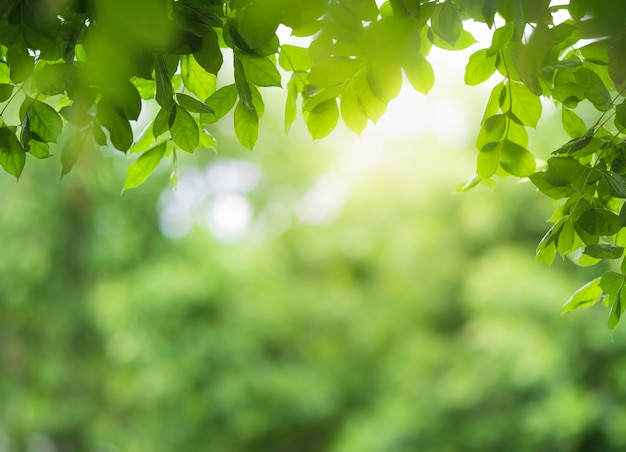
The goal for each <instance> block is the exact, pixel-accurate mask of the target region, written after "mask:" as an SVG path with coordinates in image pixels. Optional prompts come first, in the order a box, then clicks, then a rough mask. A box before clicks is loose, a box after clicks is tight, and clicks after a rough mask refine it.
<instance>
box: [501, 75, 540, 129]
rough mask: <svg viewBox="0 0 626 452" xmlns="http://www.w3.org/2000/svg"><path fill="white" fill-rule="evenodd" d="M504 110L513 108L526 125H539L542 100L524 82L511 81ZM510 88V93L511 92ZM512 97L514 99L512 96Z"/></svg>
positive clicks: (516, 115)
mask: <svg viewBox="0 0 626 452" xmlns="http://www.w3.org/2000/svg"><path fill="white" fill-rule="evenodd" d="M507 88H508V89H505V93H507V94H508V95H507V96H506V97H505V101H504V103H503V105H502V110H504V111H508V110H511V111H512V113H513V114H514V115H515V117H516V118H517V119H519V120H520V121H521V124H522V125H524V126H530V127H537V123H538V122H539V118H541V110H542V108H541V101H540V100H539V97H538V96H536V95H534V94H533V93H531V92H530V90H529V89H528V88H527V87H526V85H524V84H523V83H517V82H512V81H511V82H509V84H508V86H507ZM509 90H510V93H509ZM510 97H512V99H511V98H510Z"/></svg>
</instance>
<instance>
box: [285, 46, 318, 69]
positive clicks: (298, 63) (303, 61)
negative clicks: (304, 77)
mask: <svg viewBox="0 0 626 452" xmlns="http://www.w3.org/2000/svg"><path fill="white" fill-rule="evenodd" d="M278 63H279V64H280V66H281V67H282V68H283V69H285V70H286V71H306V70H308V69H310V68H311V58H310V57H309V51H308V49H306V48H304V47H297V46H293V45H289V44H283V45H281V47H280V54H279V56H278Z"/></svg>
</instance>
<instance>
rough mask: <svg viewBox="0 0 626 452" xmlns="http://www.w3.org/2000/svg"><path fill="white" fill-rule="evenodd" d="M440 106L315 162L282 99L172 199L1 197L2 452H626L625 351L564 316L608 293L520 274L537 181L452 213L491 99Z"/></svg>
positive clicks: (66, 193)
mask: <svg viewBox="0 0 626 452" xmlns="http://www.w3.org/2000/svg"><path fill="white" fill-rule="evenodd" d="M444 72H445V71H444ZM445 89H446V88H445V84H444V85H443V88H441V89H440V90H439V91H436V92H435V93H434V94H432V96H429V100H428V102H431V103H417V104H416V103H415V102H414V101H413V99H409V101H408V102H409V103H407V104H406V105H413V106H414V108H415V110H412V111H411V110H407V109H406V108H408V107H406V105H405V109H404V110H402V108H400V110H398V111H397V112H396V114H395V116H394V114H391V116H390V117H388V118H387V119H384V120H382V124H381V127H380V129H379V131H378V132H376V131H374V130H373V129H371V130H369V129H368V131H366V132H365V133H364V135H363V136H362V137H355V136H352V135H350V134H348V133H346V132H341V131H339V132H338V133H336V134H335V135H334V136H333V137H332V138H331V139H327V140H324V141H321V142H315V143H313V142H311V141H310V139H309V138H307V136H306V133H305V132H304V131H303V130H302V126H301V125H300V126H299V128H296V130H295V131H293V132H292V134H291V135H290V136H289V137H285V136H284V133H283V132H282V125H281V118H280V110H281V106H280V100H272V101H271V102H274V103H273V104H272V105H270V107H269V108H268V112H267V114H266V117H264V118H263V121H262V127H261V128H262V133H261V139H260V142H259V146H258V149H257V150H255V152H254V153H249V152H247V151H244V150H243V149H242V148H241V147H240V146H239V145H238V144H237V143H236V140H235V139H234V138H233V136H232V133H231V132H229V130H230V129H231V128H232V127H231V125H230V124H229V123H228V122H229V119H226V120H225V121H224V122H225V126H224V127H217V128H215V129H214V130H213V132H214V133H215V135H216V136H217V137H218V139H219V142H220V150H219V153H218V154H215V153H213V152H212V151H209V150H200V151H198V152H197V155H196V156H193V157H190V156H185V157H184V158H183V159H182V163H183V164H184V167H183V169H182V170H181V177H180V182H179V186H178V189H177V190H173V189H172V188H171V187H169V186H168V185H167V179H168V169H167V168H165V167H163V168H162V169H161V170H160V172H159V173H158V174H157V175H156V176H153V177H152V178H151V179H150V180H149V181H148V182H147V183H146V184H145V185H144V186H142V187H140V188H139V189H136V190H132V191H129V192H126V193H124V194H123V195H122V196H120V189H121V187H122V185H123V179H124V172H125V168H126V166H127V165H128V160H126V158H125V157H123V156H120V155H115V154H112V153H111V152H110V151H106V150H105V151H93V152H87V153H85V154H84V155H83V157H82V159H81V160H80V161H79V164H78V165H77V167H76V168H75V169H74V171H73V172H72V173H71V174H70V175H69V176H67V177H66V178H65V179H64V180H63V181H62V182H59V180H58V179H59V173H60V169H59V165H58V162H50V161H34V160H32V159H31V161H29V162H28V165H27V169H26V171H25V173H24V175H23V176H22V178H21V180H20V181H19V183H16V182H15V181H14V180H12V179H11V178H10V177H9V176H7V175H5V174H3V175H1V176H0V190H1V191H2V194H3V195H2V197H3V202H4V208H3V213H2V215H0V243H1V244H2V253H1V254H0V369H1V373H0V451H1V452H17V451H20V452H22V451H24V452H62V451H63V452H65V451H67V452H74V451H95V452H170V451H178V452H187V451H190V452H192V451H220V452H221V451H224V452H228V451H277V452H281V451H285V452H286V451H298V452H300V451H303V452H306V451H333V452H353V451H354V452H369V451H371V452H379V451H380V452H383V451H433V452H435V451H436V452H439V451H491V450H493V451H495V450H498V451H499V450H512V451H537V450H550V451H592V450H598V451H610V450H624V448H626V436H625V435H624V427H626V413H625V412H624V410H623V400H624V398H625V397H626V384H625V383H624V381H625V380H624V379H623V377H622V376H623V375H624V373H626V361H625V360H624V358H623V356H624V353H625V352H626V341H625V340H624V334H623V333H622V331H621V329H618V330H617V332H616V333H615V334H614V335H611V334H610V333H609V331H608V329H607V328H606V321H605V319H606V315H607V313H606V311H605V309H604V308H603V307H601V306H598V307H594V308H592V309H589V310H586V311H582V312H575V313H573V314H571V315H568V316H565V317H560V306H561V304H562V303H563V302H564V301H565V300H566V299H567V298H568V297H569V296H570V294H571V293H572V292H573V291H574V290H575V289H577V288H578V287H579V286H580V285H581V284H582V283H583V282H585V281H586V280H588V279H590V278H591V277H593V276H595V275H596V274H598V272H599V270H598V269H594V268H592V269H578V268H575V267H574V266H572V265H570V264H568V263H564V262H557V263H555V264H554V266H553V267H552V268H550V269H546V268H544V267H543V266H542V265H540V264H536V263H535V262H534V247H535V246H536V244H537V243H538V241H539V239H540V238H541V236H542V235H543V233H545V231H546V229H547V224H546V222H545V220H546V219H547V218H548V217H549V215H550V213H551V209H552V208H553V206H551V205H550V202H549V201H548V200H546V199H544V198H545V197H544V196H541V195H539V194H537V193H536V191H535V190H534V188H533V187H532V185H531V184H528V183H517V182H516V181H513V180H504V181H501V182H500V183H499V184H498V186H497V188H496V189H495V190H494V191H490V190H488V189H485V188H478V189H476V190H474V191H472V192H470V193H468V194H464V195H453V194H452V192H453V191H454V188H455V186H456V185H457V184H458V183H460V182H462V181H463V180H464V179H466V178H467V177H468V176H469V175H471V169H472V168H473V165H474V163H473V161H474V158H475V154H474V151H473V149H472V140H473V137H472V130H475V127H474V126H475V123H476V122H477V120H478V117H479V114H480V113H479V112H480V108H481V107H480V105H481V100H480V99H482V96H480V95H478V94H476V93H474V94H470V95H471V96H474V95H475V96H476V98H473V97H472V98H470V97H468V98H460V97H459V95H458V94H457V93H452V94H451V93H449V92H445ZM420 102H427V100H423V99H421V98H420ZM442 105H443V107H442ZM459 105H460V106H461V107H462V106H463V105H464V106H466V111H465V112H462V111H459V110H458V109H457V107H459ZM437 108H439V110H437ZM459 108H460V107H459ZM451 111H452V112H454V114H452V113H451ZM385 121H386V122H385ZM402 121H404V122H402ZM428 121H431V122H428ZM433 121H434V122H433ZM455 121H456V123H455ZM550 121H558V118H556V119H555V118H552V119H549V118H548V119H546V120H545V121H544V122H543V127H540V131H543V132H541V133H539V134H538V135H535V136H533V140H534V146H535V149H536V148H537V147H539V148H541V149H543V150H544V151H545V153H546V155H547V154H548V153H549V151H550V150H552V149H553V147H556V146H557V143H560V140H561V139H562V138H563V137H554V136H553V133H552V130H554V129H553V128H551V127H550ZM411 124H416V127H412V126H411ZM418 124H421V126H420V127H417V125H418ZM464 126H465V127H466V129H468V130H466V131H464V130H462V129H463V127H464ZM557 129H559V127H557ZM385 131H386V132H385ZM55 159H58V156H57V157H55Z"/></svg>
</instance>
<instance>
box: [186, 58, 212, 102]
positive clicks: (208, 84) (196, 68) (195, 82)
mask: <svg viewBox="0 0 626 452" xmlns="http://www.w3.org/2000/svg"><path fill="white" fill-rule="evenodd" d="M180 74H181V76H182V79H183V83H184V84H185V88H187V89H188V90H189V91H191V92H192V93H194V94H195V95H196V96H198V98H199V99H201V100H206V99H207V98H208V97H209V96H210V95H211V94H213V93H214V92H215V75H213V74H210V73H208V72H207V71H205V70H204V69H203V68H202V66H200V65H199V64H198V63H197V62H196V60H195V59H194V58H193V57H192V56H190V55H183V56H182V57H181V60H180Z"/></svg>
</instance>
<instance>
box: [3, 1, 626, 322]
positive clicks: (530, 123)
mask: <svg viewBox="0 0 626 452" xmlns="http://www.w3.org/2000/svg"><path fill="white" fill-rule="evenodd" d="M557 13H558V14H557ZM555 17H558V18H559V21H558V22H557V21H555ZM624 17H626V6H625V5H624V4H623V2H621V1H620V0H603V1H597V0H572V1H570V2H569V3H567V4H561V5H551V4H550V1H549V0H442V1H422V0H389V1H387V2H385V3H383V4H382V5H381V6H380V7H379V6H378V4H377V2H376V1H375V0H297V1H294V0H230V1H226V0H178V1H174V0H137V1H132V2H129V1H123V0H107V1H90V0H56V1H44V0H2V1H0V45H1V47H0V57H1V61H0V102H1V103H2V106H1V108H0V164H1V165H2V167H3V168H4V170H5V171H6V172H8V173H10V174H12V175H13V176H15V177H18V178H19V176H20V174H21V172H22V170H23V168H24V165H25V162H26V157H27V155H28V154H30V156H31V157H33V158H40V159H42V158H47V157H49V156H50V144H51V143H54V142H55V141H56V140H57V139H58V137H59V136H60V134H61V132H62V131H63V129H64V128H68V129H71V139H69V140H68V141H67V142H66V143H65V144H64V146H63V150H62V154H61V163H62V174H66V173H67V172H68V171H70V169H71V168H72V166H73V165H74V163H75V162H76V160H77V159H78V158H79V156H80V153H81V151H82V150H83V149H84V148H85V147H86V146H88V145H91V143H92V142H93V143H95V144H96V145H99V146H106V145H112V146H113V147H114V148H116V149H118V150H120V151H122V152H128V153H137V154H139V157H138V158H137V159H136V161H135V162H134V163H132V164H131V165H130V167H129V169H128V173H127V178H126V183H125V188H132V187H135V186H137V185H139V184H141V183H142V182H144V181H145V180H146V178H147V177H149V175H150V174H151V172H152V171H153V170H154V169H155V168H156V166H157V165H158V164H159V162H160V161H161V160H162V159H164V158H170V159H171V161H172V164H173V175H172V179H173V180H174V181H175V180H176V177H177V176H176V174H177V159H176V155H177V152H179V151H186V152H194V150H196V149H197V148H208V147H214V146H215V145H216V143H215V140H214V139H213V137H212V136H211V135H210V133H209V132H208V131H207V130H206V125H208V124H211V123H214V122H216V121H219V120H220V119H222V118H223V117H224V116H225V115H226V114H227V113H228V112H229V111H231V110H233V109H234V114H233V118H234V123H233V125H234V130H235V134H236V136H237V138H238V139H239V141H240V142H241V143H242V144H243V145H244V146H246V147H247V148H250V149H252V148H253V147H254V144H255V142H256V140H257V136H258V128H259V118H260V117H261V116H262V115H263V111H264V103H263V97H262V93H261V91H260V90H259V88H260V87H280V86H283V85H284V86H285V87H286V90H287V100H286V105H285V120H284V125H285V129H286V130H287V131H288V130H289V128H290V126H291V125H292V123H293V122H294V120H295V119H296V117H297V112H298V110H300V113H301V116H302V118H303V119H304V121H305V122H306V125H307V127H308V130H309V132H310V134H311V135H312V137H313V138H322V137H324V136H326V135H328V134H329V133H330V132H332V130H333V129H334V128H335V126H336V125H337V122H338V120H339V117H341V118H342V119H343V121H344V122H345V123H346V125H347V126H348V127H349V128H350V129H351V130H353V131H354V132H356V133H360V132H361V131H362V130H363V129H364V128H365V126H366V124H367V123H368V121H372V122H375V121H376V120H377V119H378V118H380V117H381V116H382V115H383V114H384V112H385V109H386V105H387V103H388V102H389V101H390V100H391V99H393V98H394V97H396V96H397V95H398V93H399V91H400V88H401V85H402V74H403V73H404V74H405V75H406V78H407V79H408V80H409V82H410V83H411V85H412V86H413V87H414V88H415V89H416V90H417V91H420V92H422V93H425V94H426V93H428V91H429V90H430V89H431V87H432V86H433V83H434V79H435V74H434V71H433V68H432V67H431V65H430V63H429V62H428V59H427V57H428V55H429V52H430V49H431V47H432V46H437V47H439V48H442V49H446V50H458V49H464V48H467V47H469V46H471V45H472V44H474V43H475V42H476V41H475V39H474V38H473V37H472V35H471V34H470V33H469V32H468V31H467V30H465V29H464V23H466V21H468V20H473V21H477V22H481V23H484V24H486V27H489V29H490V30H491V31H492V41H491V44H490V46H489V47H488V48H485V49H481V50H478V51H476V52H475V53H473V54H472V56H471V57H470V59H469V61H468V63H467V69H466V73H465V83H466V84H468V85H477V84H480V83H482V82H485V81H486V80H487V79H489V78H491V77H492V75H494V74H495V73H497V74H499V77H500V78H501V82H500V83H498V84H497V85H496V86H495V87H494V88H493V90H492V92H491V95H490V96H489V99H488V100H487V102H486V106H485V110H484V115H483V117H482V119H481V121H480V127H479V131H478V137H477V142H476V144H477V147H478V150H479V152H478V163H477V171H476V175H475V176H474V177H473V178H472V179H471V180H470V181H468V182H467V183H466V184H465V185H464V186H462V187H460V190H467V189H470V188H472V187H474V186H476V185H477V184H479V183H484V184H489V183H490V182H491V181H492V178H493V177H494V176H507V175H512V176H516V177H528V178H530V180H531V181H532V182H533V183H534V184H535V185H536V186H537V188H538V189H539V190H540V191H541V192H542V193H544V194H545V195H546V196H548V197H549V198H552V199H554V200H555V201H556V204H555V205H556V210H555V212H554V215H553V216H552V218H551V220H552V222H553V223H554V224H553V226H552V227H551V229H550V230H549V231H548V232H547V234H546V235H545V237H544V238H543V239H542V240H541V242H540V244H539V246H538V252H537V258H538V260H540V261H542V262H544V263H546V264H550V263H551V262H552V261H553V260H554V258H555V256H556V255H557V254H560V255H561V256H567V257H569V258H570V259H572V260H573V261H574V262H576V263H578V264H581V265H588V264H593V263H596V262H599V261H601V260H605V259H619V258H621V257H622V256H623V254H624V248H625V246H626V234H625V233H624V232H623V231H624V229H623V227H624V226H626V207H624V205H625V204H624V202H623V199H625V198H626V178H625V176H626V147H625V145H624V136H625V134H624V130H625V129H626V101H625V98H626V96H624V95H623V94H624V89H626V31H625V30H624V26H623V23H624ZM563 18H565V20H562V19H563ZM280 25H283V26H285V27H287V28H288V29H290V30H291V33H292V34H293V35H294V36H298V37H305V38H309V42H310V44H309V46H308V47H307V48H304V47H299V46H295V45H289V44H281V43H280V42H279V39H278V37H277V34H276V32H277V29H278V27H279V26H280ZM224 58H232V70H233V78H234V83H233V84H231V85H227V86H223V87H220V88H219V89H217V86H216V76H217V74H218V72H219V71H220V69H221V68H222V64H223V61H224ZM279 67H280V68H281V69H282V71H283V73H287V74H289V75H288V77H287V79H288V80H287V81H286V83H285V82H284V81H283V75H282V74H281V71H280V70H279ZM542 98H544V99H550V100H551V101H553V102H554V103H555V104H556V105H557V106H558V107H559V108H560V110H561V114H562V126H563V129H564V130H565V131H566V132H567V134H569V136H570V137H571V140H570V141H568V142H567V143H564V144H563V146H561V147H560V148H559V149H557V150H555V151H554V153H553V156H552V157H551V158H550V159H548V161H547V162H545V163H544V162H541V163H540V164H539V165H538V163H537V161H536V159H535V157H534V156H533V154H532V153H531V152H530V151H529V150H528V132H527V129H528V128H529V127H531V128H533V127H536V126H537V124H538V122H539V119H540V118H541V115H542V102H541V99H542ZM151 100H154V101H156V105H157V106H158V108H156V110H155V111H156V114H155V115H154V117H153V118H152V120H151V121H150V124H149V127H148V128H147V129H146V130H145V131H143V133H141V134H138V136H135V134H134V133H133V127H132V124H133V122H134V121H137V119H138V118H139V115H140V113H141V112H142V107H144V106H145V105H147V103H146V101H151ZM585 103H588V104H590V105H592V106H593V108H595V109H596V110H597V119H596V121H595V122H594V123H593V124H587V123H585V121H584V120H583V119H581V117H580V116H579V114H577V112H576V109H577V107H578V106H579V104H585ZM624 262H626V261H624ZM625 281H626V263H625V264H622V268H621V270H620V271H619V272H617V271H616V272H607V273H605V274H604V275H603V276H602V277H600V278H598V279H596V280H594V281H592V282H590V283H589V284H588V285H587V286H585V287H583V288H582V289H581V290H580V291H579V292H577V293H576V294H575V295H574V296H573V297H572V298H571V299H570V300H569V302H568V303H567V304H566V306H565V307H564V310H565V311H568V310H571V309H575V308H578V307H583V306H589V305H591V304H594V303H596V302H598V301H600V300H602V301H603V302H604V303H605V304H607V306H608V307H609V309H610V315H609V327H610V328H615V326H616V325H617V323H618V321H619V319H620V316H621V315H622V314H623V312H624V310H626V298H625V300H624V301H622V293H623V288H624V283H625Z"/></svg>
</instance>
